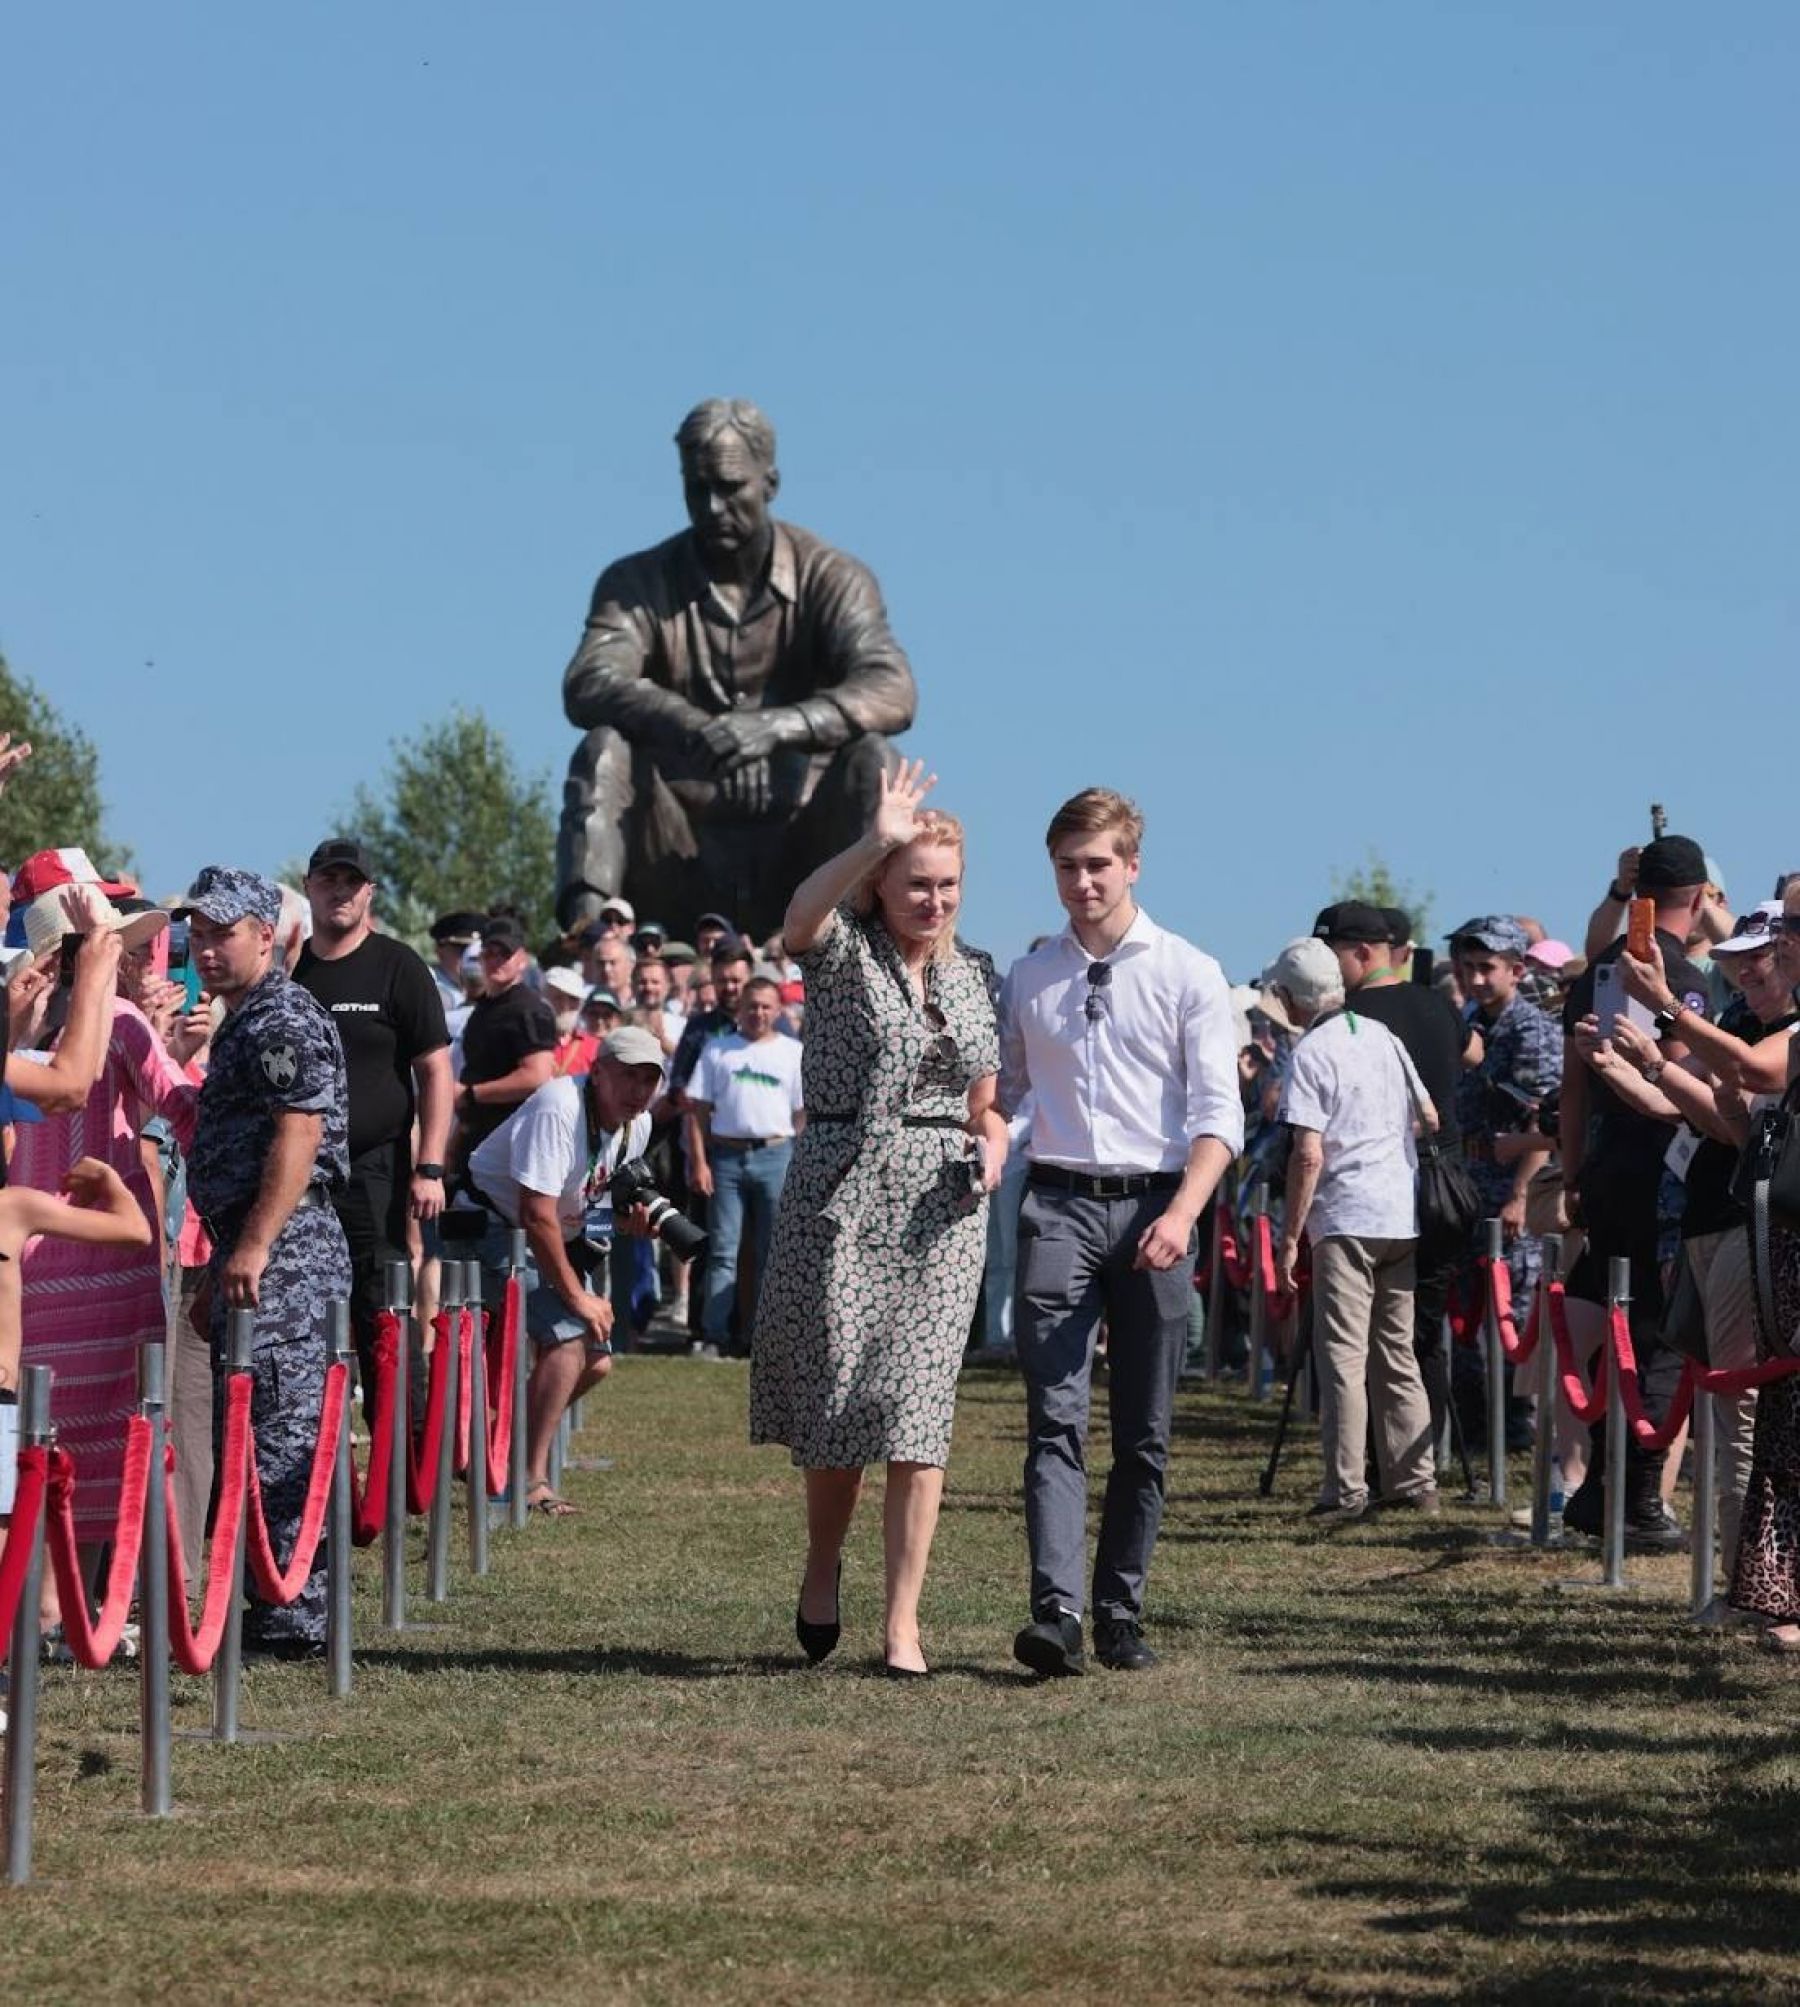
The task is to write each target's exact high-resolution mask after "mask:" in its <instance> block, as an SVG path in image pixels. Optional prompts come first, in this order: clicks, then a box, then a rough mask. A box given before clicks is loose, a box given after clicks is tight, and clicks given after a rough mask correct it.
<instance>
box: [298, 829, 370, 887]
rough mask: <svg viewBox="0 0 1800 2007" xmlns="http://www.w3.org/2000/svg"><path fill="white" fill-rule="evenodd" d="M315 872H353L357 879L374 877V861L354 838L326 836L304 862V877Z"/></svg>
mask: <svg viewBox="0 0 1800 2007" xmlns="http://www.w3.org/2000/svg"><path fill="white" fill-rule="evenodd" d="M315 871H354V872H355V873H356V875H357V876H358V877H359V878H369V879H372V878H373V877H374V876H375V861H374V859H373V858H372V857H370V855H369V853H368V852H367V851H366V850H365V849H364V848H363V847H362V845H361V844H360V843H358V842H357V840H356V838H355V837H354V836H328V837H327V838H326V839H325V841H324V842H323V843H321V844H320V845H319V847H318V849H317V850H315V851H314V852H313V854H312V855H311V856H310V857H309V858H308V859H307V860H306V875H307V877H309V878H310V877H311V876H312V875H313V873H314V872H315Z"/></svg>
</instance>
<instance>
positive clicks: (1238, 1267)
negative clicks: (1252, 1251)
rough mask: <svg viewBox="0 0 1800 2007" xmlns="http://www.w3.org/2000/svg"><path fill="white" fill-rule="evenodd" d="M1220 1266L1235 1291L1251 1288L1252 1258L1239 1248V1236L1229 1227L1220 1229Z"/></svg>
mask: <svg viewBox="0 0 1800 2007" xmlns="http://www.w3.org/2000/svg"><path fill="white" fill-rule="evenodd" d="M1219 1266H1220V1267H1221V1268H1222V1269H1223V1270H1224V1271H1225V1280H1226V1282H1227V1283H1228V1284H1229V1285H1230V1286H1231V1287H1232V1288H1233V1289H1248V1288H1249V1287H1250V1257H1249V1256H1248V1255H1247V1254H1246V1253H1245V1252H1244V1250H1243V1249H1242V1248H1241V1247H1239V1246H1238V1240H1237V1235H1236V1234H1235V1233H1234V1232H1233V1231H1232V1230H1231V1228H1230V1227H1228V1226H1223V1227H1221V1228H1220V1229H1219Z"/></svg>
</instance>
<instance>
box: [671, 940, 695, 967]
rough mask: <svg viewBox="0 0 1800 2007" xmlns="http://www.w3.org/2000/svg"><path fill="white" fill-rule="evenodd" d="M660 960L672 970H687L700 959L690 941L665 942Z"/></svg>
mask: <svg viewBox="0 0 1800 2007" xmlns="http://www.w3.org/2000/svg"><path fill="white" fill-rule="evenodd" d="M662 958H663V960H664V961H665V962H667V963H668V965H669V967H670V968H672V969H687V968H692V967H693V965H694V964H695V963H696V962H697V961H698V960H699V959H700V957H699V955H698V954H697V953H696V952H695V949H694V946H693V943H692V942H691V941H665V942H664V943H663V949H662Z"/></svg>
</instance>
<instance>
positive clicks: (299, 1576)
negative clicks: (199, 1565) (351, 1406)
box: [244, 1366, 350, 1606]
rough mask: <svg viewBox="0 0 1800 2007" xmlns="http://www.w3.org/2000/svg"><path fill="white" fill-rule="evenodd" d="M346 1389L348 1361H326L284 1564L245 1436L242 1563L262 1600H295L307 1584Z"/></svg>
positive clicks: (326, 1503)
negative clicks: (315, 1432) (302, 1499)
mask: <svg viewBox="0 0 1800 2007" xmlns="http://www.w3.org/2000/svg"><path fill="white" fill-rule="evenodd" d="M349 1390H350V1369H349V1367H348V1366H327V1367H326V1369H325V1394H324V1398H323V1400H322V1401H321V1402H320V1404H319V1439H318V1441H317V1442H316V1443H315V1444H314V1445H313V1461H312V1470H311V1471H310V1472H309V1473H308V1475H307V1480H306V1503H305V1505H304V1506H303V1507H302V1508H301V1512H300V1530H299V1531H298V1532H297V1533H296V1534H295V1536H294V1551H293V1553H292V1555H291V1556H290V1557H289V1559H288V1565H287V1567H286V1568H285V1569H282V1568H281V1567H279V1566H278V1565H277V1563H276V1560H275V1545H274V1542H273V1541H272V1540H271V1539H270V1538H269V1522H268V1521H267V1520H266V1519H265V1518H264V1517H263V1502H262V1478H261V1476H260V1474H259V1473H258V1471H257V1468H256V1439H255V1436H254V1434H253V1435H252V1437H251V1440H250V1463H249V1471H248V1478H249V1484H248V1490H249V1511H250V1523H249V1527H248V1530H247V1533H246V1537H245V1542H244V1560H245V1565H246V1566H247V1567H248V1569H249V1572H250V1579H251V1580H252V1581H253V1582H254V1583H255V1584H256V1593H257V1594H258V1595H259V1596H260V1597H261V1598H262V1599H263V1601H264V1602H265V1603H279V1604H282V1605H284V1606H285V1605H286V1604H288V1603H292V1602H294V1601H295V1600H296V1599H297V1598H298V1596H299V1594H300V1592H301V1590H302V1589H304V1588H305V1587H306V1582H307V1577H308V1576H310V1575H311V1573H312V1571H313V1561H314V1559H315V1557H316V1556H317V1554H318V1551H319V1542H320V1540H321V1539H322V1538H323V1537H324V1533H325V1513H326V1509H327V1507H328V1506H329V1505H330V1503H331V1473H332V1470H333V1468H334V1466H335V1465H336V1463H337V1452H338V1438H339V1436H340V1434H341V1433H342V1430H343V1422H344V1402H345V1400H346V1398H347V1397H348V1395H349Z"/></svg>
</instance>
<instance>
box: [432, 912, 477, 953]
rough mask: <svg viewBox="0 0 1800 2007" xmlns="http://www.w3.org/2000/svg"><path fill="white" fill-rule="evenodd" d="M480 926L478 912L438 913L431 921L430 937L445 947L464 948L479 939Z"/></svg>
mask: <svg viewBox="0 0 1800 2007" xmlns="http://www.w3.org/2000/svg"><path fill="white" fill-rule="evenodd" d="M481 928H482V916H481V915H480V914H479V913H440V914H439V915H438V916H437V918H436V919H435V920H433V921H432V923H431V938H432V939H433V940H434V941H440V942H442V943H443V945H444V946H445V947H447V948H451V947H454V948H466V947H467V946H468V945H469V943H470V942H471V941H479V940H480V939H481Z"/></svg>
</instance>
